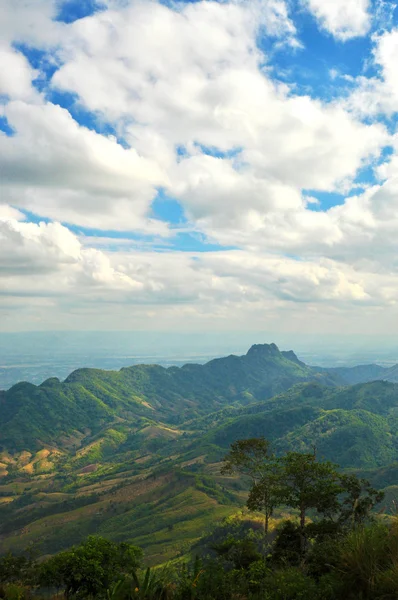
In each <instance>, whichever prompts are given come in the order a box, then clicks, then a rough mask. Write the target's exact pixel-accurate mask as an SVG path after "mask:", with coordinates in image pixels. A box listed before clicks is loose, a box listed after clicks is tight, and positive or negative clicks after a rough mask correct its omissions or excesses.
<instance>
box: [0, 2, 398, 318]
mask: <svg viewBox="0 0 398 600" xmlns="http://www.w3.org/2000/svg"><path fill="white" fill-rule="evenodd" d="M57 7H58V8H59V6H58V5H57V4H56V3H55V2H52V1H50V0H40V6H39V5H38V3H37V2H33V1H32V2H26V3H24V7H23V9H21V7H20V6H19V5H17V4H16V3H14V2H8V1H6V2H4V3H3V4H2V7H1V8H0V22H3V25H2V26H1V27H3V29H4V34H5V35H4V38H3V39H4V42H3V45H2V46H0V61H1V62H2V64H3V65H4V67H5V68H3V69H1V71H0V95H1V97H2V98H3V99H4V102H3V106H2V107H1V108H0V117H1V118H2V120H3V122H4V123H7V128H8V129H7V130H5V132H4V133H2V132H1V131H0V173H1V183H2V192H1V204H0V248H1V252H0V314H1V315H3V318H2V323H4V327H5V328H9V329H13V328H18V327H28V328H29V327H32V324H33V325H34V326H33V328H54V322H56V321H57V319H59V320H60V322H62V323H63V325H62V326H65V324H66V323H67V320H68V315H72V314H73V315H75V317H76V318H77V319H81V322H82V325H81V326H83V327H84V326H89V327H98V328H101V323H102V321H101V319H104V320H105V322H104V323H103V326H104V327H105V326H106V327H108V328H109V327H112V323H113V325H114V326H120V323H121V321H123V320H125V319H127V320H128V323H127V326H129V325H131V326H136V324H137V323H141V324H142V323H143V319H144V322H145V320H146V319H147V320H148V322H153V323H155V324H156V325H157V326H161V327H165V326H166V325H170V327H175V326H177V327H178V326H180V327H186V326H187V323H191V324H193V326H196V325H195V324H197V323H202V322H203V321H206V322H209V323H211V324H212V326H217V323H219V322H226V321H228V320H229V319H235V320H236V319H242V323H244V324H245V326H253V327H255V326H257V325H258V324H259V323H260V324H261V323H262V322H263V323H264V324H266V323H268V322H269V321H274V320H275V319H276V320H278V319H283V320H286V313H287V312H288V313H289V317H288V320H289V319H291V320H292V323H293V321H294V319H300V318H301V319H302V323H303V327H304V326H307V325H305V324H306V323H307V320H306V319H305V318H303V315H304V314H306V315H307V316H308V319H309V320H311V319H312V316H313V315H316V318H317V319H318V320H319V322H320V323H321V325H320V327H329V326H330V323H331V322H332V323H333V327H334V323H335V319H337V317H336V315H337V314H340V315H341V319H342V321H341V322H344V320H346V319H347V318H348V317H347V315H351V311H357V310H358V308H360V309H361V311H362V312H361V314H363V323H365V324H366V322H367V320H368V317H367V315H368V314H370V313H377V311H384V315H386V314H389V315H392V316H394V315H395V311H396V308H395V307H396V299H395V296H396V294H395V289H396V285H397V283H398V279H397V261H396V259H395V256H396V251H397V242H396V239H397V231H398V220H397V214H398V205H397V202H398V200H397V198H398V194H397V192H398V189H397V188H398V184H397V181H398V151H397V150H398V142H397V134H396V132H395V120H394V119H395V115H396V113H398V79H397V76H396V68H395V66H394V65H395V64H396V61H397V60H398V29H394V26H393V24H391V23H390V26H389V27H388V28H387V27H386V28H385V29H384V30H382V29H380V30H379V31H377V32H376V33H374V34H373V37H372V38H368V39H369V40H371V43H372V54H370V55H369V56H367V65H368V66H372V67H373V69H371V70H369V72H367V71H362V72H361V73H358V74H357V75H356V76H355V77H353V76H351V75H350V76H347V77H346V81H349V86H350V87H342V90H341V94H340V95H339V94H334V95H333V96H331V97H330V98H327V97H324V96H323V97H321V96H320V94H316V93H313V92H312V90H311V89H306V90H303V89H302V88H300V87H299V86H298V85H296V84H295V82H294V81H293V82H292V81H290V82H287V81H286V80H285V81H282V79H283V78H282V77H278V70H277V68H276V65H277V53H280V55H283V56H285V57H290V58H291V60H296V59H295V58H294V57H297V56H299V55H300V53H303V52H305V40H303V39H301V37H300V36H301V34H300V27H299V26H298V23H297V18H298V15H299V14H304V13H303V11H304V12H305V11H307V13H308V12H309V13H311V14H312V16H313V18H314V19H315V21H316V22H317V23H318V27H319V29H320V32H323V33H321V34H322V35H325V36H328V37H329V38H334V39H335V40H336V42H335V43H336V44H342V43H347V44H350V43H353V42H352V40H354V39H356V38H358V37H361V36H367V35H369V32H370V31H371V29H372V27H374V23H375V22H376V14H375V13H372V6H371V3H370V2H368V1H367V0H362V1H360V2H358V1H354V0H352V2H351V1H350V0H345V2H337V0H336V2H334V3H326V2H319V1H318V0H305V1H304V0H302V1H300V2H297V3H296V4H293V3H291V2H290V3H287V2H284V1H283V0H253V2H243V1H242V2H241V1H232V0H231V1H224V2H216V1H207V2H206V1H200V2H196V3H184V2H179V3H176V4H173V5H171V6H167V5H165V4H164V3H159V2H157V1H155V0H132V1H130V2H123V3H122V2H113V1H112V2H111V1H109V2H107V7H106V8H104V9H103V10H101V11H99V12H97V13H95V14H93V15H92V16H89V17H87V18H84V19H79V20H77V21H74V22H72V23H69V24H67V23H63V22H60V21H55V20H54V18H55V16H56V11H57ZM1 17H4V19H3V20H2V18H1ZM378 18H379V17H378ZM32 49H34V51H33V50H32ZM28 59H29V60H28ZM329 67H330V68H332V67H333V68H334V65H329ZM368 73H369V74H368ZM342 75H343V76H344V74H342ZM343 79H344V77H342V80H343ZM159 194H160V196H159ZM163 197H166V198H168V199H169V201H172V202H177V203H178V204H179V205H180V208H181V215H180V217H179V222H178V225H176V223H175V220H173V218H172V215H171V214H170V216H169V218H167V216H166V217H165V216H164V215H162V216H159V214H157V211H156V206H157V205H158V204H159V202H161V198H163ZM325 197H326V198H328V197H330V198H332V199H335V200H334V201H333V200H331V201H330V202H329V203H328V204H327V205H324V204H322V203H321V204H320V202H321V201H322V199H323V198H325ZM319 198H320V199H321V200H319ZM166 206H167V205H166ZM116 232H119V233H116ZM184 235H185V236H190V237H191V239H193V240H195V239H196V240H198V239H199V240H202V241H204V242H206V243H209V244H212V246H211V248H212V250H211V251H206V252H205V251H201V252H197V251H195V252H192V251H190V250H186V249H185V248H184V247H183V245H179V243H178V240H179V239H182V238H181V236H184ZM179 236H180V237H179ZM117 240H119V242H117ZM148 243H152V245H153V246H152V247H151V246H148ZM215 248H217V250H216V249H215ZM206 249H207V248H206V246H205V244H204V246H203V248H201V250H206ZM10 299H13V300H15V303H14V304H13V302H12V301H11V300H10ZM116 307H118V308H116ZM16 309H17V310H16ZM116 313H118V314H117V315H116ZM112 314H113V317H112ZM76 315H77V316H76ZM300 315H301V317H300ZM350 318H351V317H350ZM112 319H113V320H112ZM382 322H383V319H381V321H380V323H382ZM37 323H39V324H40V326H39V327H38V326H37ZM214 324H215V325H214ZM292 326H293V325H292Z"/></svg>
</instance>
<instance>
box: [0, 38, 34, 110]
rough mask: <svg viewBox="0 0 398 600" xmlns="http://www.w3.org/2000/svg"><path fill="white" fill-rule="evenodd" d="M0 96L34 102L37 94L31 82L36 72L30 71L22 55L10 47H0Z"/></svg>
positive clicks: (30, 68)
mask: <svg viewBox="0 0 398 600" xmlns="http://www.w3.org/2000/svg"><path fill="white" fill-rule="evenodd" d="M0 66H1V68H0V96H7V97H9V98H12V99H20V100H28V101H34V100H35V99H37V98H38V93H37V92H36V90H35V89H34V88H33V86H32V80H33V79H35V77H36V76H37V75H38V71H36V70H34V69H32V67H31V66H30V64H29V62H28V61H27V59H26V58H25V56H24V55H23V54H21V53H20V52H17V51H16V50H14V49H13V48H11V47H7V46H0Z"/></svg>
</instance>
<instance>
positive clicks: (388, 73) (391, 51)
mask: <svg viewBox="0 0 398 600" xmlns="http://www.w3.org/2000/svg"><path fill="white" fill-rule="evenodd" d="M373 41H374V44H375V45H374V49H373V56H372V63H373V64H374V65H375V66H376V67H377V69H378V71H379V74H378V76H374V77H365V76H360V77H358V78H357V79H356V82H355V83H356V87H355V88H354V90H353V92H352V94H351V95H350V96H349V98H348V101H347V103H346V105H347V107H348V108H349V109H350V110H352V111H354V112H355V113H357V114H359V115H360V116H373V117H377V116H379V115H384V114H385V115H388V116H392V115H393V114H395V113H397V112H398V75H397V69H396V64H397V61H398V28H393V29H391V30H388V31H384V32H383V33H381V34H379V35H378V36H374V38H373Z"/></svg>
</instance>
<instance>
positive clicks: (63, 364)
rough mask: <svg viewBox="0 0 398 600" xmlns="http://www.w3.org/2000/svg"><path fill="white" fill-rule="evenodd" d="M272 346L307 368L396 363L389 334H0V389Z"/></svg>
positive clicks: (397, 348) (396, 348)
mask: <svg viewBox="0 0 398 600" xmlns="http://www.w3.org/2000/svg"><path fill="white" fill-rule="evenodd" d="M270 343H276V344H277V346H278V347H279V348H280V350H293V351H294V352H295V353H296V354H297V356H298V357H299V358H300V359H301V360H303V361H304V362H305V363H307V364H309V365H317V366H322V367H336V366H355V365H358V364H369V363H377V364H380V365H382V366H392V365H393V364H396V363H398V341H397V340H396V339H395V337H394V336H391V337H390V338H380V337H378V336H357V337H352V336H340V335H336V336H332V335H330V336H309V335H308V336H302V335H301V336H298V335H297V336H294V335H281V334H277V333H275V332H274V333H272V332H257V333H256V334H254V333H253V332H251V333H250V332H223V333H222V334H220V333H214V332H213V333H206V332H202V333H199V332H196V333H193V332H185V333H184V334H179V333H175V332H172V331H169V332H154V331H125V332H111V331H107V332H105V331H102V332H101V331H96V332H93V331H92V332H79V331H75V332H73V331H69V332H66V331H58V332H55V331H54V332H43V331H42V332H28V333H21V332H14V333H2V334H0V389H6V388H8V387H11V385H13V384H14V383H17V382H18V381H22V380H23V381H30V382H32V383H36V384H37V383H42V381H44V380H45V379H47V378H48V377H58V378H59V379H65V378H66V377H67V376H68V375H69V374H70V373H71V372H72V371H74V370H75V369H78V368H82V367H90V368H102V369H115V370H118V369H120V368H122V367H125V366H130V365H133V364H137V363H140V362H141V363H159V364H161V365H163V366H171V365H177V366H181V365H182V364H184V363H186V362H202V363H203V362H207V361H208V360H210V359H212V358H217V357H220V356H226V355H229V354H238V355H241V354H245V353H246V352H247V351H248V349H249V348H250V346H252V345H253V344H270Z"/></svg>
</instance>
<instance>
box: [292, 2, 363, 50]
mask: <svg viewBox="0 0 398 600" xmlns="http://www.w3.org/2000/svg"><path fill="white" fill-rule="evenodd" d="M302 2H303V4H304V6H306V7H307V8H308V10H310V11H311V13H312V14H313V15H314V17H315V18H316V19H317V20H318V22H319V24H320V25H321V27H323V28H324V29H326V30H327V31H328V32H329V33H331V34H332V35H333V36H334V37H336V38H337V39H339V40H342V41H345V40H349V39H351V38H355V37H358V36H363V35H365V34H366V33H368V31H369V29H370V24H371V14H370V8H371V6H370V0H302Z"/></svg>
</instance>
